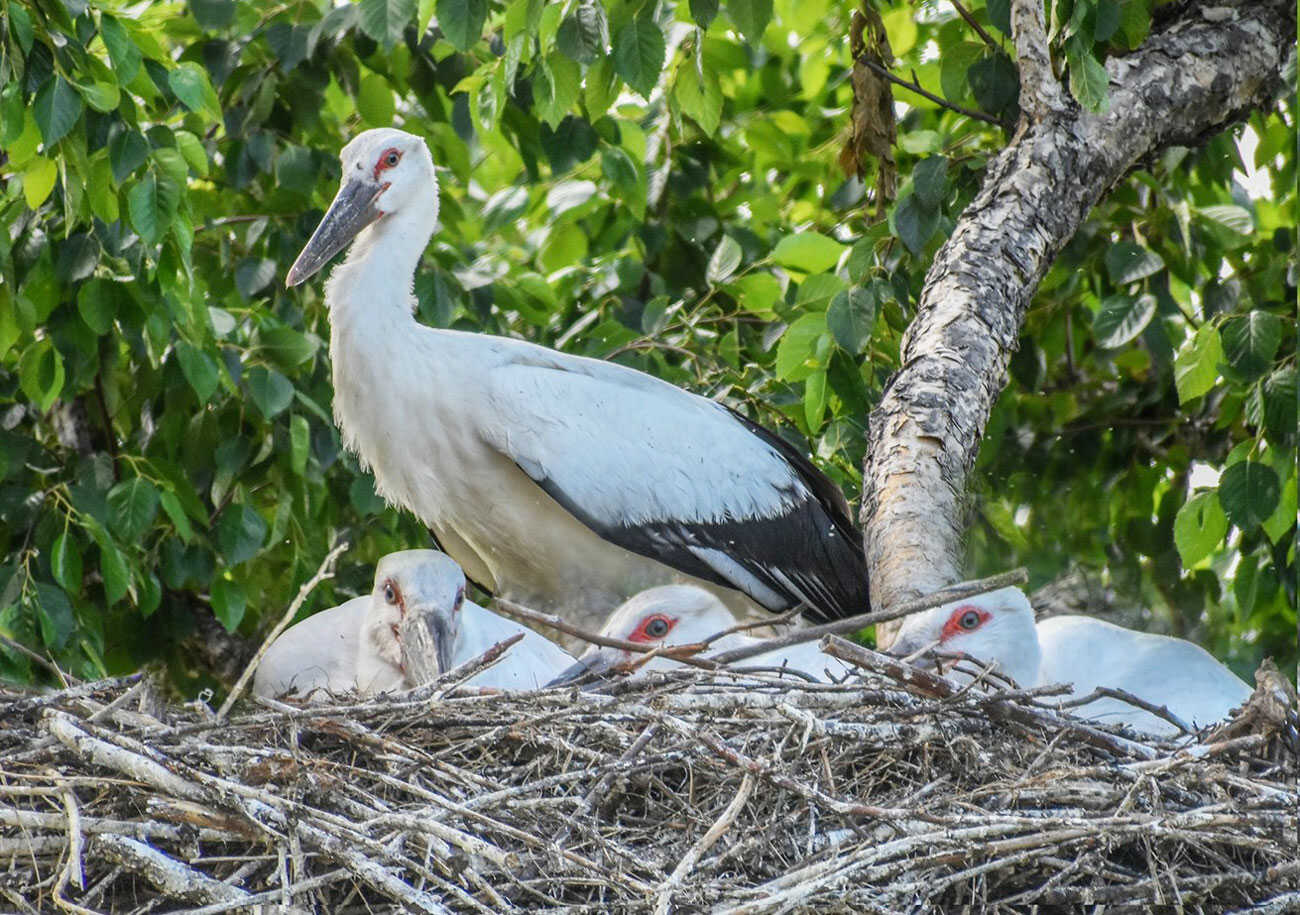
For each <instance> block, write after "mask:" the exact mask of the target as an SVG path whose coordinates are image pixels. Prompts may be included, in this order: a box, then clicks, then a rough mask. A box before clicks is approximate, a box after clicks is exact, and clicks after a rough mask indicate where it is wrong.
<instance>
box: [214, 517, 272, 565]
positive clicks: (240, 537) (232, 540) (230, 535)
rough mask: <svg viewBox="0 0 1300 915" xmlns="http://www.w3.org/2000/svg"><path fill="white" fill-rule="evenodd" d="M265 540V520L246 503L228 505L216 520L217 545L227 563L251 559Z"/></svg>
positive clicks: (260, 548)
mask: <svg viewBox="0 0 1300 915" xmlns="http://www.w3.org/2000/svg"><path fill="white" fill-rule="evenodd" d="M265 541H266V522H265V521H263V520H262V516H261V515H259V514H258V513H257V512H256V511H254V510H253V508H251V507H250V506H248V505H228V506H226V510H225V511H224V512H222V513H221V519H220V520H219V521H218V522H217V546H218V548H219V549H220V550H221V555H222V558H224V559H225V560H226V564H227V565H231V566H237V565H239V564H240V563H241V562H246V561H248V560H249V559H252V558H253V557H254V556H256V555H257V554H258V553H260V552H261V550H262V544H263V543H264V542H265Z"/></svg>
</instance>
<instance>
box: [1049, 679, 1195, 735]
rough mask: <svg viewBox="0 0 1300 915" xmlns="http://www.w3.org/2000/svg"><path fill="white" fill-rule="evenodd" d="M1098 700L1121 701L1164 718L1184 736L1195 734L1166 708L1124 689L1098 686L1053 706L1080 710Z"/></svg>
mask: <svg viewBox="0 0 1300 915" xmlns="http://www.w3.org/2000/svg"><path fill="white" fill-rule="evenodd" d="M1096 699H1119V700H1120V701H1121V702H1127V703H1128V704H1129V705H1132V706H1136V707H1137V708H1140V709H1142V711H1144V712H1150V713H1151V714H1152V715H1155V716H1156V717H1157V718H1162V719H1164V720H1165V721H1168V722H1169V723H1170V724H1172V725H1173V726H1174V727H1176V728H1178V730H1180V731H1182V732H1183V733H1184V734H1193V733H1195V730H1194V729H1193V728H1190V727H1188V726H1187V724H1186V722H1184V721H1183V719H1181V718H1179V717H1178V716H1177V715H1175V714H1174V713H1173V712H1171V711H1169V709H1168V708H1167V707H1166V706H1163V705H1155V704H1153V703H1151V702H1147V701H1146V700H1145V699H1141V698H1139V697H1137V696H1135V695H1133V694H1132V693H1130V692H1125V691H1124V690H1122V689H1115V688H1114V687H1111V686H1098V687H1097V688H1096V689H1094V690H1093V691H1092V692H1090V693H1088V695H1086V696H1078V697H1076V698H1072V699H1067V700H1062V701H1061V702H1055V703H1053V706H1054V707H1057V708H1078V707H1079V706H1081V705H1087V704H1088V703H1089V702H1092V701H1094V700H1096Z"/></svg>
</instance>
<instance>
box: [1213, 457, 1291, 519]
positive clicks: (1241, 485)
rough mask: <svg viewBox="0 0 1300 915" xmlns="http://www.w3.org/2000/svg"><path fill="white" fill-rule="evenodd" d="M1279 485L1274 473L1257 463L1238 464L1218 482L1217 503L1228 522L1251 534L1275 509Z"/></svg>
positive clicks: (1228, 470)
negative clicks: (1221, 506) (1219, 503)
mask: <svg viewBox="0 0 1300 915" xmlns="http://www.w3.org/2000/svg"><path fill="white" fill-rule="evenodd" d="M1281 493H1282V484H1281V481H1279V480H1278V477H1277V472H1276V471H1274V470H1273V468H1272V467H1269V466H1268V465H1267V464H1261V463H1260V462H1258V461H1241V462H1239V463H1236V464H1233V465H1232V466H1231V467H1229V468H1228V469H1227V470H1225V471H1223V476H1222V477H1220V478H1219V501H1220V502H1221V503H1223V510H1224V511H1225V512H1227V515H1228V520H1229V521H1231V522H1232V523H1233V524H1235V525H1237V527H1239V528H1241V529H1242V530H1243V531H1251V530H1254V529H1255V528H1256V527H1258V526H1259V525H1261V524H1263V523H1264V522H1265V521H1266V520H1268V517H1269V515H1271V514H1273V509H1275V508H1277V500H1278V497H1279V496H1280V495H1281Z"/></svg>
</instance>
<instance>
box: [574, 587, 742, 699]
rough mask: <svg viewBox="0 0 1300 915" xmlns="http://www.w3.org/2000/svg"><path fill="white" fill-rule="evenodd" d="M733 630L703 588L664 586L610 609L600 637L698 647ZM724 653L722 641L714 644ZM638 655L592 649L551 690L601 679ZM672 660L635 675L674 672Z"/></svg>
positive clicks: (661, 660) (731, 620)
mask: <svg viewBox="0 0 1300 915" xmlns="http://www.w3.org/2000/svg"><path fill="white" fill-rule="evenodd" d="M734 625H736V618H735V617H734V616H732V614H731V611H730V610H728V609H727V608H726V606H725V605H724V604H723V603H722V601H720V600H718V599H717V598H716V597H714V596H713V595H712V594H710V593H709V592H708V591H705V590H704V589H703V588H697V587H695V586H694V585H663V586H661V587H658V588H650V589H649V590H648V591H642V592H641V593H640V594H637V595H636V596H634V597H632V598H629V599H628V600H627V601H625V602H624V603H623V604H621V605H620V606H619V607H618V609H617V610H615V611H614V612H613V613H612V614H610V617H609V619H608V620H606V622H605V625H604V627H602V628H601V630H600V634H601V635H606V636H609V637H611V638H615V639H622V640H623V641H625V642H637V643H640V644H642V645H645V646H647V647H649V648H656V647H658V646H661V645H689V644H691V643H693V642H702V641H704V640H705V639H707V638H709V637H710V636H713V635H717V634H718V633H719V632H721V631H723V630H724V629H730V628H731V627H732V626H734ZM712 647H714V648H718V649H721V648H725V647H727V646H726V643H725V641H724V640H719V641H717V642H714V643H713V646H712ZM638 654H639V653H638V652H634V651H631V650H630V649H626V648H610V647H607V646H603V645H592V646H591V647H589V648H588V649H587V650H586V651H585V652H583V654H582V656H581V657H579V658H578V660H577V662H576V663H575V664H573V665H572V666H571V667H569V668H568V669H567V670H565V671H564V672H563V673H561V674H560V675H559V676H558V677H556V678H555V679H554V680H552V681H551V685H552V686H554V685H559V684H562V683H570V682H572V681H574V680H577V679H578V678H579V677H582V676H585V675H586V674H604V673H608V672H610V671H611V670H613V669H615V668H617V667H618V666H619V665H624V664H630V663H632V662H634V661H636V660H637V657H638ZM676 666H677V664H676V662H675V661H673V660H671V659H669V658H664V657H655V658H651V659H650V660H649V661H647V662H646V663H645V665H644V666H642V667H641V668H639V669H640V670H662V669H665V668H671V667H676Z"/></svg>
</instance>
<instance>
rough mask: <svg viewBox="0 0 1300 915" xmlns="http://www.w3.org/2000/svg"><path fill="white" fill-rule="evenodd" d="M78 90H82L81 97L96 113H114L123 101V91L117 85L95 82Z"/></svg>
mask: <svg viewBox="0 0 1300 915" xmlns="http://www.w3.org/2000/svg"><path fill="white" fill-rule="evenodd" d="M78 88H80V89H81V97H82V98H84V99H85V100H86V104H87V105H89V106H90V107H91V108H94V109H95V110H96V111H100V112H109V111H112V110H114V109H115V108H117V106H118V104H119V103H120V102H121V101H122V91H121V90H120V89H118V88H117V83H109V82H102V81H95V82H92V83H90V84H89V85H85V86H79V87H78Z"/></svg>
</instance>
